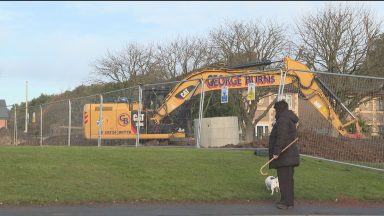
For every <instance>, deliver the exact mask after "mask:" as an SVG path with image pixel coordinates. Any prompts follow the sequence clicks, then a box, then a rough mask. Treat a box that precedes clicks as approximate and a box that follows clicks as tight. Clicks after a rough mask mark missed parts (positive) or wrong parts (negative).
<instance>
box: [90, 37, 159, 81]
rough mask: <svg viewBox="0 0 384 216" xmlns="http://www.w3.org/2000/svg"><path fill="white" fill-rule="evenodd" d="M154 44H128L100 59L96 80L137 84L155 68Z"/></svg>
mask: <svg viewBox="0 0 384 216" xmlns="http://www.w3.org/2000/svg"><path fill="white" fill-rule="evenodd" d="M154 60H155V59H154V51H153V47H152V46H148V47H144V46H140V45H138V44H135V43H130V44H128V45H127V46H126V47H125V48H124V49H123V50H122V51H120V52H118V53H116V54H113V53H111V52H108V53H107V56H106V57H103V58H101V59H98V60H97V61H96V64H95V65H94V68H95V72H94V73H95V75H96V77H97V78H99V77H101V79H100V78H99V79H96V81H99V82H103V80H105V79H106V80H107V81H112V82H117V83H121V84H122V87H128V86H130V85H137V84H139V83H141V82H143V81H144V80H145V78H144V77H145V75H146V74H148V73H150V72H151V71H152V72H153V70H151V69H153V68H155V61H154Z"/></svg>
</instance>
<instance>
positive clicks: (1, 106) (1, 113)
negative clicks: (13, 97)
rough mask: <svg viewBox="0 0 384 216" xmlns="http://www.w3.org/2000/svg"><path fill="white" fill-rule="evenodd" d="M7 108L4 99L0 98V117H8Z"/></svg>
mask: <svg viewBox="0 0 384 216" xmlns="http://www.w3.org/2000/svg"><path fill="white" fill-rule="evenodd" d="M8 117H9V114H8V109H7V105H6V103H5V100H0V118H2V119H3V118H4V119H8Z"/></svg>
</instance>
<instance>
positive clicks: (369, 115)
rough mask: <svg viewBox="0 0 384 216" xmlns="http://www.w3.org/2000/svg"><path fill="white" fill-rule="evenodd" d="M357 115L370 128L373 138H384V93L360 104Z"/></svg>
mask: <svg viewBox="0 0 384 216" xmlns="http://www.w3.org/2000/svg"><path fill="white" fill-rule="evenodd" d="M363 100H364V99H363ZM355 113H356V114H357V115H358V116H359V117H360V118H361V119H363V120H365V123H366V124H367V125H369V126H370V128H371V135H372V136H381V137H384V93H381V94H377V95H375V96H374V97H373V98H372V99H370V100H367V101H366V102H364V103H362V104H360V106H359V107H358V108H356V110H355Z"/></svg>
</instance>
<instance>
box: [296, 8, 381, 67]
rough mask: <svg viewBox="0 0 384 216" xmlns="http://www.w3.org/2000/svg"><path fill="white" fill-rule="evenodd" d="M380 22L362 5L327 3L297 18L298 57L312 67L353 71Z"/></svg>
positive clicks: (378, 30) (361, 60)
mask: <svg viewBox="0 0 384 216" xmlns="http://www.w3.org/2000/svg"><path fill="white" fill-rule="evenodd" d="M380 26H381V22H379V21H378V20H377V19H375V16H374V14H373V13H372V12H371V11H370V10H368V9H365V8H364V7H363V6H357V7H352V6H350V5H349V4H348V3H329V4H327V5H326V6H325V7H324V8H322V9H319V10H318V11H316V12H315V13H309V14H307V15H306V16H303V17H301V18H300V20H299V21H298V22H297V24H296V32H297V34H298V36H299V49H300V51H301V55H300V56H299V57H298V58H299V59H300V60H304V61H305V62H306V63H307V65H309V66H310V67H311V68H312V69H314V70H327V71H329V72H333V73H346V74H354V73H356V72H357V71H358V70H359V68H360V67H361V66H362V64H363V62H364V61H365V58H366V56H367V53H368V51H369V50H370V48H371V47H372V42H373V41H374V39H376V38H377V36H378V34H379V32H380Z"/></svg>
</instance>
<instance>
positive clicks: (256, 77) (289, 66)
mask: <svg viewBox="0 0 384 216" xmlns="http://www.w3.org/2000/svg"><path fill="white" fill-rule="evenodd" d="M282 62H283V63H284V65H285V68H282V69H273V70H263V71H260V70H246V69H230V68H220V69H205V70H202V71H198V72H194V73H191V74H190V75H188V76H187V77H185V78H184V79H183V81H182V82H180V83H179V84H177V85H176V86H175V87H174V88H173V89H172V90H171V92H170V93H169V94H168V95H167V97H166V98H165V101H164V103H163V104H162V105H161V106H160V107H159V109H157V112H156V114H155V115H154V116H153V117H152V118H151V120H153V121H154V122H155V123H156V124H159V123H160V122H161V120H162V119H163V118H164V117H165V116H167V115H168V114H169V113H171V112H172V111H174V110H175V109H177V108H178V107H180V106H181V105H182V104H184V103H185V102H186V101H188V100H189V99H190V98H191V97H193V96H195V95H198V94H200V93H201V92H202V91H204V92H207V91H214V90H220V89H221V88H222V87H224V86H227V87H228V88H229V89H239V88H247V87H248V84H249V83H255V85H256V86H281V85H288V84H293V85H294V86H296V87H297V88H298V89H299V90H300V92H301V93H302V95H304V97H305V98H306V99H308V100H309V101H310V103H311V104H312V105H313V106H314V107H315V108H316V110H317V111H318V112H319V113H320V114H321V115H322V116H323V117H324V118H325V119H327V120H328V121H329V122H330V123H331V124H332V125H333V127H334V128H335V129H336V130H337V131H338V132H339V133H340V134H341V135H343V136H346V135H348V132H347V130H346V128H345V127H346V126H347V125H348V124H351V123H353V122H355V120H354V121H353V122H349V123H346V124H343V123H342V122H341V120H340V118H339V117H338V115H337V113H336V112H335V110H334V109H333V107H332V106H331V103H330V102H329V101H328V99H327V97H326V96H325V94H324V92H323V90H322V88H320V85H321V84H320V83H319V82H318V80H316V78H315V75H314V74H313V73H309V72H302V71H309V68H308V67H307V66H306V65H304V64H301V63H299V62H297V61H294V60H292V59H290V58H288V57H286V58H284V60H283V61H282ZM241 68H243V67H241ZM284 73H285V74H284ZM350 113H351V112H350ZM352 118H355V117H354V116H353V115H352Z"/></svg>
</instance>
